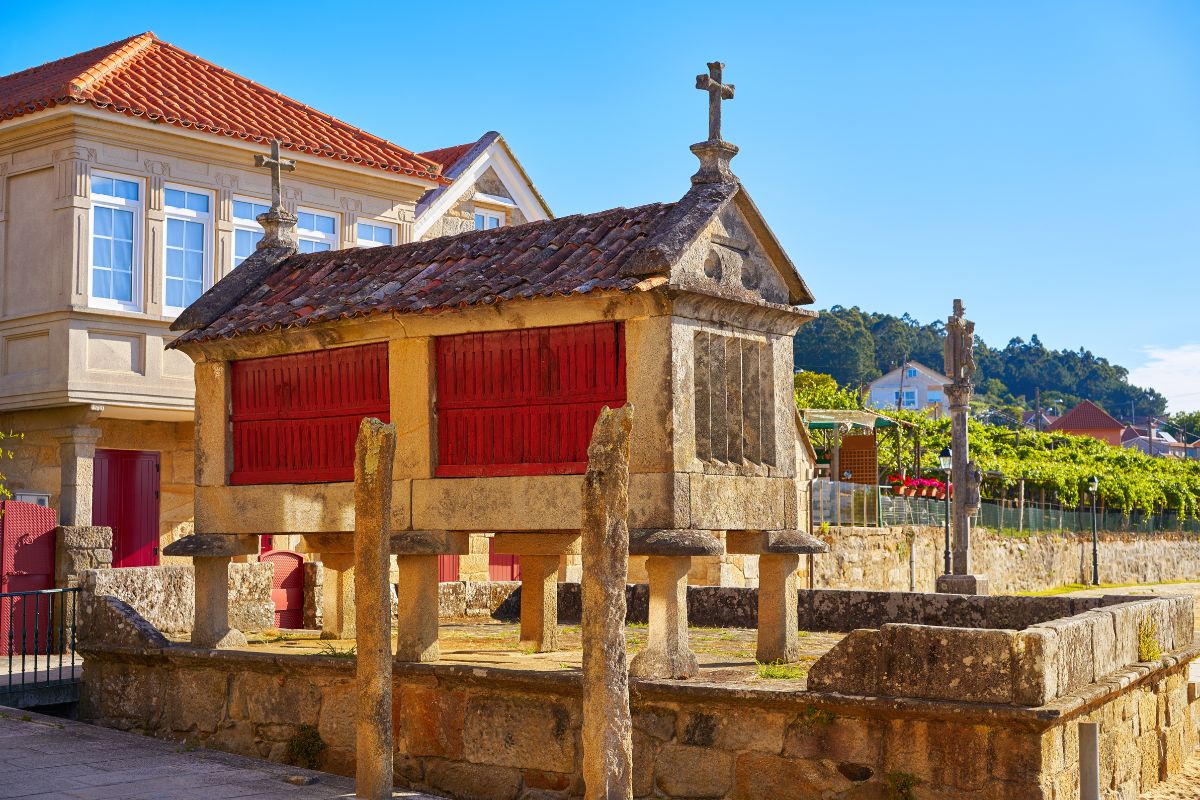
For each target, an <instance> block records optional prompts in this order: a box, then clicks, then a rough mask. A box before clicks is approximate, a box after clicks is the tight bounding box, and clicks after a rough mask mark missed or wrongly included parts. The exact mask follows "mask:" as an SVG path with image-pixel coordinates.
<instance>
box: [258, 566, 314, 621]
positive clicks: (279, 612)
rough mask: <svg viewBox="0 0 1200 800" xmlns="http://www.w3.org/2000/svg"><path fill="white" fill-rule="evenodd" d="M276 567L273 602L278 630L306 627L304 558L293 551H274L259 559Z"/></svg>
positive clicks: (272, 591) (272, 592)
mask: <svg viewBox="0 0 1200 800" xmlns="http://www.w3.org/2000/svg"><path fill="white" fill-rule="evenodd" d="M258 560H259V561H262V562H264V563H267V564H271V565H273V566H274V567H275V580H274V581H272V583H271V602H272V603H274V604H275V627H276V628H288V629H294V628H303V627H304V556H302V555H300V554H299V553H296V552H294V551H292V550H272V551H271V552H269V553H265V554H263V555H261V556H259V557H258Z"/></svg>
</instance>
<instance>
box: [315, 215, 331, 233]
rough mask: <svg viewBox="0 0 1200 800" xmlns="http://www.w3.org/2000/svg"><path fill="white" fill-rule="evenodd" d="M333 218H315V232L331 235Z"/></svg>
mask: <svg viewBox="0 0 1200 800" xmlns="http://www.w3.org/2000/svg"><path fill="white" fill-rule="evenodd" d="M333 228H334V224H333V217H322V216H319V215H318V216H317V230H319V231H320V232H321V233H333Z"/></svg>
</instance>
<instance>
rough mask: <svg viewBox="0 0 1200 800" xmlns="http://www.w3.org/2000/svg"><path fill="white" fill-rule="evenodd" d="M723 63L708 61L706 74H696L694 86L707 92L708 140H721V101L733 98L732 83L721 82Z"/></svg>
mask: <svg viewBox="0 0 1200 800" xmlns="http://www.w3.org/2000/svg"><path fill="white" fill-rule="evenodd" d="M724 69H725V65H724V64H722V63H721V62H720V61H710V62H709V63H708V74H707V75H704V74H700V75H697V76H696V88H697V89H700V90H701V91H705V92H708V140H709V141H710V142H719V141H721V101H722V100H732V99H733V84H732V83H722V82H721V73H722V72H723V71H724Z"/></svg>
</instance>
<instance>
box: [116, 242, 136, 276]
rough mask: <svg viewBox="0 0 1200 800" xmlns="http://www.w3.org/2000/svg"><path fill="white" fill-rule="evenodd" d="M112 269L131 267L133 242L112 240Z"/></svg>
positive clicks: (128, 268)
mask: <svg viewBox="0 0 1200 800" xmlns="http://www.w3.org/2000/svg"><path fill="white" fill-rule="evenodd" d="M112 266H113V269H123V270H126V271H130V270H132V269H133V242H122V241H114V242H113V259H112Z"/></svg>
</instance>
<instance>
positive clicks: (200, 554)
mask: <svg viewBox="0 0 1200 800" xmlns="http://www.w3.org/2000/svg"><path fill="white" fill-rule="evenodd" d="M257 552H258V537H257V536H255V535H253V534H249V535H247V534H224V533H193V534H191V535H189V536H185V537H183V538H182V539H176V540H175V541H173V542H171V543H170V544H169V545H167V546H166V547H165V548H163V555H168V556H188V557H190V558H191V559H192V565H193V567H194V569H195V573H196V621H195V624H194V625H193V626H192V646H193V647H206V648H227V647H242V646H244V645H245V644H246V637H245V635H244V634H243V633H242V632H241V631H239V630H238V629H236V628H233V627H231V626H230V624H229V563H230V562H231V561H232V560H233V559H234V557H235V556H244V555H249V554H251V553H257Z"/></svg>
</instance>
